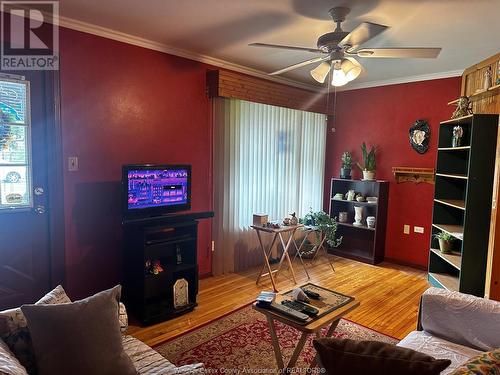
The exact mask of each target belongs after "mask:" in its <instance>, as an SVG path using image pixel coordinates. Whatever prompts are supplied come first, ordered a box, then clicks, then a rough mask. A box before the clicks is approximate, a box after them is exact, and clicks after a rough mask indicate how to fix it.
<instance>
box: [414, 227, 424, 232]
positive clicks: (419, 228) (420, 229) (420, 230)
mask: <svg viewBox="0 0 500 375" xmlns="http://www.w3.org/2000/svg"><path fill="white" fill-rule="evenodd" d="M413 231H414V232H415V233H424V228H423V227H417V226H415V227H413Z"/></svg>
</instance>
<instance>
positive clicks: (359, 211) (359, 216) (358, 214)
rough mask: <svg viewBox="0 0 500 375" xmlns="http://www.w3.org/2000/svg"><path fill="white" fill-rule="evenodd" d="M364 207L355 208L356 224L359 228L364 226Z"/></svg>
mask: <svg viewBox="0 0 500 375" xmlns="http://www.w3.org/2000/svg"><path fill="white" fill-rule="evenodd" d="M362 220H363V206H354V223H352V225H356V226H357V227H359V226H361V225H363V223H362Z"/></svg>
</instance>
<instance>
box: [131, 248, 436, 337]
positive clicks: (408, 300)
mask: <svg viewBox="0 0 500 375" xmlns="http://www.w3.org/2000/svg"><path fill="white" fill-rule="evenodd" d="M293 266H294V269H295V273H296V277H297V282H298V284H305V283H306V282H307V281H308V280H307V276H306V274H305V272H304V269H303V268H302V265H301V264H300V263H299V262H298V261H296V262H294V265H293ZM307 266H308V271H309V274H310V276H311V280H310V281H311V282H312V283H315V284H317V285H320V286H323V287H326V288H329V289H333V290H336V291H338V292H340V293H344V294H347V295H352V296H355V297H356V298H357V299H358V300H359V301H360V302H361V306H360V307H359V308H357V309H356V310H354V311H353V312H351V313H350V314H348V315H347V316H346V318H347V319H349V320H352V321H354V322H356V323H359V324H362V325H364V326H366V327H369V328H372V329H374V330H377V331H379V332H382V333H385V334H387V335H390V336H393V337H396V338H399V339H401V338H403V337H404V336H406V335H407V334H408V333H409V332H410V331H413V330H414V329H415V327H416V323H417V312H418V304H419V301H420V296H421V295H422V293H423V292H424V290H425V289H427V288H428V287H429V284H428V282H427V279H426V273H425V272H424V271H421V270H417V269H413V268H409V267H405V266H399V265H395V264H390V263H382V264H380V265H377V266H373V265H369V264H364V263H360V262H356V261H354V260H349V259H344V258H339V257H334V266H335V270H336V271H335V272H333V271H332V269H331V268H330V264H329V263H328V260H327V259H326V258H325V257H323V258H321V259H319V260H316V261H315V263H314V264H313V265H310V264H308V265H307ZM259 269H260V267H256V268H253V269H251V270H248V271H245V272H242V273H237V274H236V273H235V274H228V275H223V276H216V277H209V278H206V279H202V280H200V292H199V294H198V304H199V305H198V307H197V308H196V309H195V310H194V311H193V312H191V313H188V314H185V315H182V316H180V317H178V318H175V319H172V320H169V321H166V322H162V323H159V324H155V325H152V326H149V327H140V326H139V325H137V324H134V323H133V322H134V321H133V318H132V319H131V325H130V327H129V330H128V332H127V333H129V334H131V335H133V336H135V337H136V338H138V339H139V340H142V341H144V342H145V343H146V344H148V345H155V344H159V343H161V342H163V341H165V340H168V339H170V338H172V337H175V336H177V335H179V334H181V333H183V332H186V331H187V330H190V329H193V328H195V327H198V326H200V325H202V324H206V323H208V322H210V321H212V320H214V319H216V318H218V317H220V316H222V315H224V314H227V313H230V312H231V311H234V310H236V309H237V308H239V307H242V306H244V305H246V304H248V303H250V302H252V301H254V300H255V297H256V296H257V295H258V294H259V292H260V291H262V290H272V285H271V282H270V280H269V278H264V279H263V280H261V283H260V285H256V284H255V280H256V277H257V273H258V271H259ZM291 276H292V275H291V273H290V272H289V270H283V271H282V272H281V273H280V275H279V276H278V278H277V280H276V285H277V287H278V289H279V290H280V291H286V290H289V289H292V288H293V287H294V285H293V282H292V281H291Z"/></svg>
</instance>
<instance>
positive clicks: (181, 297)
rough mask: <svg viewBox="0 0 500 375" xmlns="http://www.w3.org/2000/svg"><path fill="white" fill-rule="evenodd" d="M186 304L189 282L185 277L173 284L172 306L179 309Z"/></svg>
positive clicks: (187, 302) (187, 301)
mask: <svg viewBox="0 0 500 375" xmlns="http://www.w3.org/2000/svg"><path fill="white" fill-rule="evenodd" d="M188 304H189V284H188V282H187V280H186V279H179V280H177V281H176V282H175V284H174V308H176V309H180V308H181V307H184V306H187V305H188Z"/></svg>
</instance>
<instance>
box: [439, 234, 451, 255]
mask: <svg viewBox="0 0 500 375" xmlns="http://www.w3.org/2000/svg"><path fill="white" fill-rule="evenodd" d="M434 238H435V239H437V240H438V241H439V250H441V252H442V253H443V254H448V253H451V245H452V243H453V240H454V238H453V236H452V235H451V234H449V233H446V232H443V231H441V232H439V233H436V234H435V235H434Z"/></svg>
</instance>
